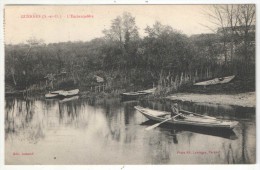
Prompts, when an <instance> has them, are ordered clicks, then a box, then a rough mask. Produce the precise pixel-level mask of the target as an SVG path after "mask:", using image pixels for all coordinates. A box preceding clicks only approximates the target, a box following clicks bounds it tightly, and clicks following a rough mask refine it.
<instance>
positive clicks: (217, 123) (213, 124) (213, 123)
mask: <svg viewBox="0 0 260 170" xmlns="http://www.w3.org/2000/svg"><path fill="white" fill-rule="evenodd" d="M135 109H136V110H138V111H139V112H140V113H142V114H143V115H144V116H145V117H146V118H148V119H149V120H153V121H156V122H162V121H164V120H166V118H164V117H160V116H153V115H152V114H149V113H148V112H147V111H146V110H145V108H142V107H138V106H136V107H135ZM158 112H160V111H158ZM164 113H165V112H164ZM169 114H170V113H169ZM195 118H196V117H195ZM196 119H200V120H201V121H198V120H197V121H196ZM196 119H195V120H194V119H193V120H192V118H189V119H188V120H187V119H171V120H169V121H167V122H166V123H167V124H171V125H187V126H196V127H207V128H221V129H233V128H234V127H235V126H236V125H237V124H238V122H236V121H222V120H217V119H208V118H203V119H201V118H196Z"/></svg>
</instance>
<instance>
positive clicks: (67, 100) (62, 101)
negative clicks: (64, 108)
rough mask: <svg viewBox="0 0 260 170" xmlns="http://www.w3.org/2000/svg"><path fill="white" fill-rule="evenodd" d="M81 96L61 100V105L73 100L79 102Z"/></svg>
mask: <svg viewBox="0 0 260 170" xmlns="http://www.w3.org/2000/svg"><path fill="white" fill-rule="evenodd" d="M78 99H79V96H72V97H66V98H64V99H62V100H60V101H59V102H60V103H65V102H69V101H73V100H78Z"/></svg>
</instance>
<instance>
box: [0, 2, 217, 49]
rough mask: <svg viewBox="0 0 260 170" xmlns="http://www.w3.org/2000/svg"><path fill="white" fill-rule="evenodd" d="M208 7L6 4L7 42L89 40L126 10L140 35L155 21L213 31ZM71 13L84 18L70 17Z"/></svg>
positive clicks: (184, 30) (191, 30)
mask: <svg viewBox="0 0 260 170" xmlns="http://www.w3.org/2000/svg"><path fill="white" fill-rule="evenodd" d="M208 8H209V6H208V5H78V6H69V5H67V6H66V5H65V6H64V5H63V6H58V5H38V6H37V5H34V6H24V5H21V6H5V14H4V16H5V20H4V31H5V33H4V35H5V36H4V41H5V43H6V44H18V43H26V40H28V39H30V38H32V37H33V38H36V39H42V40H44V42H45V43H55V42H67V41H89V40H91V39H94V38H98V37H102V36H103V33H102V31H103V30H104V29H109V28H110V26H111V20H113V19H115V18H116V17H117V16H118V15H122V14H123V12H130V13H131V14H132V16H133V17H135V20H136V25H137V27H138V28H139V33H140V35H141V37H143V36H145V33H144V28H146V27H147V26H152V25H153V24H154V23H155V21H159V22H161V23H162V24H164V25H170V26H171V27H172V28H174V29H176V30H179V31H181V32H182V33H184V34H187V35H192V34H200V33H209V32H212V31H211V30H210V29H208V28H207V27H205V25H207V26H209V27H211V28H214V27H215V26H214V25H212V24H211V23H210V22H209V20H208V18H207V16H206V15H205V12H204V11H205V10H207V9H208ZM71 15H73V16H75V15H80V16H85V18H71ZM31 16H34V18H30V17H31ZM55 17H56V18H55Z"/></svg>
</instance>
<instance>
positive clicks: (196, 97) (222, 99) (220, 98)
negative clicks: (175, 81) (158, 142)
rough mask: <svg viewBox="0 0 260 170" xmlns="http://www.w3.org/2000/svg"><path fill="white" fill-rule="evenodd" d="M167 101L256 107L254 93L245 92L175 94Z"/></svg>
mask: <svg viewBox="0 0 260 170" xmlns="http://www.w3.org/2000/svg"><path fill="white" fill-rule="evenodd" d="M167 99H170V100H181V101H190V102H202V103H214V104H225V105H236V106H243V107H255V106H256V93H255V92H247V93H239V94H197V93H176V94H174V95H171V96H168V97H167Z"/></svg>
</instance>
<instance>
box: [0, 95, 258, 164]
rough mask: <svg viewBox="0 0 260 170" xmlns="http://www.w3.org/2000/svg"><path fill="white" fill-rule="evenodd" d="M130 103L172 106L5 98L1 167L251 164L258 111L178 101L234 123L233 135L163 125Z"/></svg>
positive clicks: (156, 106) (167, 105) (157, 104)
mask: <svg viewBox="0 0 260 170" xmlns="http://www.w3.org/2000/svg"><path fill="white" fill-rule="evenodd" d="M135 105H142V106H145V107H149V108H154V109H159V110H166V111H168V110H169V108H170V101H161V102H151V101H141V102H138V101H133V102H120V100H119V99H102V100H85V99H77V100H73V101H67V102H59V101H58V100H36V99H34V100H23V99H15V98H6V102H5V108H6V109H5V162H6V164H86V165H88V164H241V163H255V155H256V151H255V149H256V124H255V109H254V108H243V107H233V106H227V105H225V106H221V105H206V104H195V103H182V104H181V105H182V108H183V109H186V110H190V111H196V112H198V113H201V114H206V115H212V116H216V117H218V118H225V119H230V120H238V121H239V126H237V127H236V128H235V129H234V130H233V131H223V130H222V131H209V130H208V129H198V128H189V127H172V126H170V127H169V126H167V125H162V126H160V127H157V128H155V129H154V130H151V131H146V130H145V128H146V127H148V126H149V125H152V124H153V122H150V121H147V119H146V118H145V117H144V116H143V115H141V114H140V113H139V112H138V111H136V110H135V109H134V106H135Z"/></svg>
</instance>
